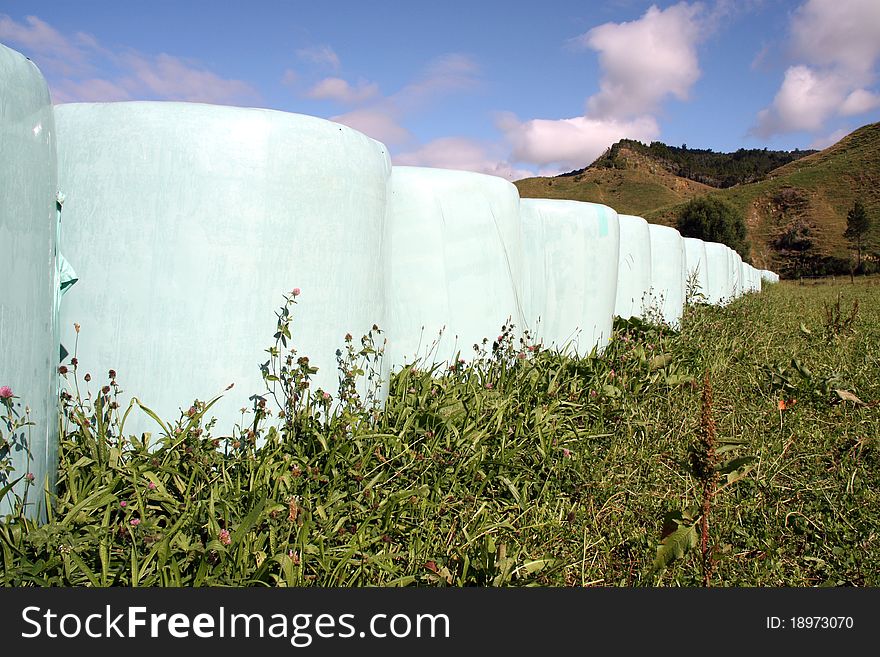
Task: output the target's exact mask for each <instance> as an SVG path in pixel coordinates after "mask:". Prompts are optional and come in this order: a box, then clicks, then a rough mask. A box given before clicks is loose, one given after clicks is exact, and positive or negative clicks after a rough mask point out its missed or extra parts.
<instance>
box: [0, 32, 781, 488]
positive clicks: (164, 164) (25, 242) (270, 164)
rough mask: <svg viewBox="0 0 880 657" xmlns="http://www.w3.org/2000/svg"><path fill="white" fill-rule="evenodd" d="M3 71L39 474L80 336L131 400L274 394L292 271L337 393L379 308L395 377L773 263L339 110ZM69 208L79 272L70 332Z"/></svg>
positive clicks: (597, 343) (167, 408)
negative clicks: (125, 96) (76, 89)
mask: <svg viewBox="0 0 880 657" xmlns="http://www.w3.org/2000/svg"><path fill="white" fill-rule="evenodd" d="M0 77H2V80H0V82H2V85H3V89H4V99H3V105H2V112H3V113H2V121H0V123H2V131H3V133H2V134H3V136H4V139H3V141H2V142H0V148H2V156H3V157H2V159H0V166H2V167H3V184H2V196H0V201H2V207H0V222H2V223H0V231H2V232H0V248H2V249H3V256H4V261H5V262H11V263H12V266H11V272H10V273H9V274H8V276H7V282H8V284H6V285H4V286H3V288H2V295H3V297H2V315H0V331H2V338H3V340H2V354H0V359H2V360H0V385H9V386H10V387H11V388H12V389H13V391H14V392H15V394H16V396H17V397H18V398H19V399H18V400H16V401H19V400H20V401H21V402H27V403H28V404H29V405H30V409H31V418H32V419H33V420H34V423H35V427H33V430H32V432H31V438H30V445H31V448H30V451H31V457H30V460H28V461H24V460H23V459H24V458H25V453H24V452H20V453H18V452H17V453H16V454H15V455H14V459H15V464H16V467H17V469H18V470H19V472H21V471H22V469H27V470H28V471H31V472H33V473H34V474H35V477H36V479H37V480H38V481H43V480H44V478H45V477H46V476H47V475H48V474H50V473H51V471H52V468H51V467H50V465H51V464H53V463H54V454H53V450H54V446H55V445H57V427H56V426H55V425H56V423H55V421H54V409H55V404H56V399H57V385H58V381H57V375H56V368H57V366H58V364H59V363H58V352H59V342H60V344H62V345H64V346H65V347H66V348H67V349H68V350H69V351H71V352H74V353H71V354H70V355H69V356H68V357H67V360H66V361H65V362H66V363H69V362H70V358H71V357H73V356H75V357H76V358H77V360H78V363H79V366H78V367H79V369H78V374H79V375H80V376H83V375H84V374H85V373H86V372H88V373H90V374H91V377H92V380H93V385H95V384H97V385H98V386H100V385H104V384H105V383H106V379H107V377H108V374H107V373H108V372H109V370H111V369H112V370H114V371H115V372H116V373H117V380H118V381H119V382H120V383H121V384H122V386H123V388H124V391H125V393H126V394H124V395H123V398H122V400H121V401H122V403H123V404H124V403H126V402H127V400H128V397H130V396H131V394H136V395H138V397H139V398H140V399H141V400H142V401H143V402H144V403H145V404H147V405H148V406H150V407H151V408H152V409H153V410H155V411H156V413H158V415H159V416H161V417H164V418H174V417H176V416H177V415H178V413H179V411H180V407H181V405H183V406H184V407H188V406H189V403H190V401H192V400H193V399H195V398H199V399H202V400H204V399H208V398H211V397H213V396H214V395H215V394H218V393H220V392H222V391H224V390H225V389H226V387H227V386H228V384H230V383H234V384H235V387H234V388H233V389H232V390H230V391H228V392H226V393H225V394H224V397H223V399H221V400H220V402H218V404H217V405H216V406H215V407H214V408H212V415H216V417H217V418H218V420H219V422H218V429H220V431H221V432H229V431H231V430H232V428H233V426H234V424H235V423H236V422H237V421H240V419H241V415H240V410H239V409H241V408H242V407H250V406H252V401H250V400H249V398H250V397H251V395H253V394H254V393H261V392H263V391H264V383H263V379H262V375H261V374H260V370H259V364H260V363H262V362H264V361H265V360H266V359H267V355H266V353H265V351H264V350H265V348H266V347H268V346H269V345H270V344H271V343H272V342H273V339H272V336H273V334H274V333H275V330H276V321H277V320H276V317H275V315H274V313H273V311H274V310H275V309H277V308H278V307H279V305H280V304H281V303H282V301H283V299H282V295H283V294H285V293H289V292H290V291H292V290H293V289H294V288H299V290H300V292H299V294H298V296H297V297H296V298H297V304H298V305H297V308H296V312H295V316H294V320H293V326H292V330H293V340H292V344H293V346H294V347H295V348H296V349H297V351H298V354H299V355H307V356H309V358H310V359H311V364H312V365H313V366H316V367H318V368H319V371H318V373H317V374H316V375H315V376H314V378H313V380H312V384H311V385H312V389H317V388H321V389H323V390H325V391H328V392H330V393H331V394H334V395H335V393H336V388H337V384H338V379H337V368H336V358H337V355H336V354H337V349H339V348H340V347H342V346H343V340H344V336H345V335H346V334H347V333H351V334H353V335H354V336H355V339H357V337H359V336H361V335H363V334H365V333H366V332H367V331H369V330H370V328H371V327H372V326H373V325H374V324H375V325H379V326H380V327H381V329H382V330H383V332H384V335H383V337H384V338H385V339H387V346H386V356H385V359H384V363H383V366H382V367H383V371H382V374H383V378H384V380H386V381H387V379H388V376H389V373H390V371H391V370H392V369H395V368H399V367H400V366H401V365H402V364H404V363H405V362H412V361H413V359H414V358H416V357H419V358H421V359H423V360H424V361H426V362H427V361H433V362H444V361H448V360H450V359H452V358H463V359H465V360H467V359H470V358H472V357H473V355H474V353H475V352H474V349H473V346H474V345H481V344H483V340H484V338H488V341H489V343H490V344H491V342H492V341H493V339H494V338H495V336H496V335H497V334H498V333H499V332H501V330H502V328H501V327H502V325H505V324H506V326H507V328H508V330H509V331H510V332H511V333H512V334H515V335H517V336H518V335H521V334H522V332H523V331H524V330H528V331H529V332H530V333H531V335H532V337H533V338H534V339H536V340H539V341H541V342H543V344H544V345H546V346H552V347H556V348H560V349H569V350H572V351H573V352H575V353H578V354H585V353H589V352H590V351H591V350H592V349H593V348H598V349H599V350H601V348H602V347H604V345H605V344H606V343H607V341H608V340H609V338H610V334H611V324H612V319H613V316H614V315H615V314H617V315H620V316H623V317H630V316H633V315H645V314H646V313H652V312H653V313H656V314H655V315H654V317H656V318H659V317H661V316H662V318H663V319H664V320H665V321H666V322H668V323H669V324H672V325H675V324H677V323H678V321H679V319H680V317H681V313H682V308H683V305H684V303H685V294H686V288H687V281H688V280H689V279H691V280H692V282H696V284H697V285H698V291H699V292H700V293H702V294H703V295H704V297H705V298H706V300H708V301H709V302H710V303H718V304H720V303H725V302H727V301H728V300H729V299H732V298H734V297H736V296H737V295H738V294H741V293H743V292H747V291H753V290H759V289H760V286H761V280H762V276H763V279H764V280H768V277H769V276H773V275H772V274H770V273H769V272H764V273H761V272H757V271H756V270H754V268H752V267H751V266H750V265H748V264H746V263H743V262H742V259H741V258H740V257H739V256H738V255H737V254H735V253H734V252H733V251H731V250H730V249H728V248H727V247H726V246H724V245H721V244H704V243H703V242H702V241H700V240H692V239H683V238H682V237H681V236H680V235H679V233H678V232H677V231H676V230H674V229H672V228H669V227H665V226H658V225H650V224H648V223H646V222H645V220H644V219H641V218H639V217H631V216H627V215H618V214H617V213H616V212H615V211H614V210H613V209H611V208H609V207H606V206H603V205H598V204H592V203H581V202H576V201H556V200H539V199H520V198H519V195H518V193H517V190H516V187H515V186H514V185H512V184H511V183H509V182H507V181H505V180H503V179H501V178H498V177H493V176H487V175H482V174H477V173H470V172H464V171H450V170H443V169H429V168H420V167H392V166H391V162H390V159H389V155H388V151H387V149H386V148H385V146H384V145H383V144H381V143H379V142H377V141H375V140H373V139H370V138H369V137H366V136H365V135H363V134H361V133H359V132H357V131H355V130H353V129H351V128H348V127H346V126H342V125H339V124H336V123H333V122H330V121H325V120H322V119H318V118H314V117H309V116H303V115H297V114H289V113H284V112H278V111H270V110H262V109H243V108H232V107H218V106H211V105H203V104H191V103H157V102H127V103H88V104H67V105H59V106H56V107H55V108H54V111H53V108H52V107H51V105H50V103H49V95H48V90H47V89H46V84H45V81H44V80H43V79H42V77H41V76H40V74H39V72H38V71H37V69H36V67H34V66H33V64H31V62H30V61H28V60H26V59H25V58H24V57H22V56H20V55H18V53H14V52H13V51H11V50H8V49H6V48H3V47H2V46H0ZM56 126H57V135H56ZM56 147H57V156H56ZM56 192H61V193H62V194H63V196H59V198H63V199H64V202H63V206H62V205H60V204H57V205H56ZM59 222H63V226H64V235H63V250H64V254H65V256H66V258H67V260H68V261H70V262H71V263H72V265H73V266H74V267H75V268H76V271H77V275H78V279H79V280H78V281H77V284H76V285H75V286H74V287H73V288H71V290H70V293H69V294H67V295H66V296H65V299H64V303H63V304H61V310H60V330H59V328H58V326H59V323H58V317H59V310H58V294H59V293H58V290H59V281H60V279H61V276H62V274H61V273H59V272H60V263H61V258H60V255H59V254H57V253H56V250H57V248H58V244H59V239H60V238H59V229H58V226H59ZM75 324H76V325H77V326H78V327H80V328H79V330H78V332H77V331H76V330H75V328H74V326H75ZM68 376H70V374H68ZM128 422H129V423H128V424H127V425H126V433H128V432H129V431H131V432H136V433H139V432H141V431H152V432H154V433H155V432H158V427H157V426H156V425H155V424H154V423H153V421H152V420H150V419H149V418H148V417H146V416H145V415H143V414H139V413H134V414H132V416H130V418H129V421H128Z"/></svg>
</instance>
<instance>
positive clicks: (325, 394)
mask: <svg viewBox="0 0 880 657" xmlns="http://www.w3.org/2000/svg"><path fill="white" fill-rule="evenodd" d="M324 401H330V393H329V392H325V393H324Z"/></svg>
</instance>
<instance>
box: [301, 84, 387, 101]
mask: <svg viewBox="0 0 880 657" xmlns="http://www.w3.org/2000/svg"><path fill="white" fill-rule="evenodd" d="M306 95H307V96H308V97H309V98H314V99H316V100H335V101H337V102H340V103H345V104H346V105H354V104H358V103H362V102H364V101H366V100H369V99H371V98H375V97H376V96H378V95H379V85H378V84H376V83H375V82H367V81H366V80H359V81H358V83H357V84H356V85H355V86H352V85H350V84H349V83H348V82H347V81H346V80H343V79H342V78H324V79H323V80H321V81H319V82H318V83H317V84H315V85H314V86H313V87H312V88H311V89H309V90H308V91H307V92H306Z"/></svg>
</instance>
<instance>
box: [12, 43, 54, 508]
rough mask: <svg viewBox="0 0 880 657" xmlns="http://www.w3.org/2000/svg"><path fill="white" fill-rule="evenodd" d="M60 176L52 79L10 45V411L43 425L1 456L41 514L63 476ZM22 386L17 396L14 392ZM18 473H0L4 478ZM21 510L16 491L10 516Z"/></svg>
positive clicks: (26, 430) (19, 435)
mask: <svg viewBox="0 0 880 657" xmlns="http://www.w3.org/2000/svg"><path fill="white" fill-rule="evenodd" d="M56 191H57V177H56V166H55V124H54V119H53V116H52V105H51V101H50V99H49V90H48V88H47V87H46V81H45V80H44V79H43V76H42V75H41V74H40V71H39V70H38V69H37V67H36V66H34V64H33V63H32V62H30V61H29V60H28V59H26V58H25V57H24V56H23V55H21V54H19V53H17V52H15V51H14V50H10V49H9V48H6V47H5V46H3V45H0V263H2V267H3V280H2V284H0V389H3V393H2V396H3V397H4V400H2V401H0V404H2V405H0V415H2V416H7V415H8V414H9V413H10V410H9V409H8V408H7V406H6V405H7V404H9V405H11V406H12V413H13V414H17V415H18V417H19V418H20V419H21V420H24V418H25V415H26V413H25V408H26V407H29V408H30V414H29V418H28V419H29V420H30V421H31V422H33V426H30V427H22V428H20V429H19V430H17V431H15V432H14V433H10V432H9V431H7V430H6V429H4V432H3V433H4V438H6V440H7V443H6V444H5V445H4V444H2V443H0V459H3V458H6V456H7V455H9V456H11V458H12V466H13V468H14V471H13V472H11V473H10V474H9V478H10V481H11V480H14V479H17V478H19V477H23V476H25V475H27V474H28V473H31V474H32V475H33V484H31V485H30V486H28V485H27V481H26V480H25V479H22V480H21V481H20V482H19V483H18V484H17V485H16V486H15V488H14V493H15V494H16V495H18V496H24V494H25V492H27V500H26V502H27V505H28V506H27V507H26V513H27V515H29V516H30V517H36V516H38V515H39V514H41V512H42V509H43V508H44V506H43V497H44V495H43V487H44V485H45V482H46V481H47V479H48V481H49V483H50V485H53V483H54V479H55V465H56V459H57V447H58V415H57V408H58V407H57V399H58V397H57V392H58V390H57V371H56V368H57V367H58V335H57V327H56V324H55V303H56V293H57V287H56V285H57V280H56V212H55V194H56ZM9 394H12V395H13V397H9V396H8V395H9ZM7 483H9V482H8V481H7V480H5V479H3V478H0V488H3V486H4V485H6V484H7ZM11 510H12V493H10V494H7V495H6V497H5V501H4V502H0V516H2V515H3V514H5V513H7V512H9V511H11Z"/></svg>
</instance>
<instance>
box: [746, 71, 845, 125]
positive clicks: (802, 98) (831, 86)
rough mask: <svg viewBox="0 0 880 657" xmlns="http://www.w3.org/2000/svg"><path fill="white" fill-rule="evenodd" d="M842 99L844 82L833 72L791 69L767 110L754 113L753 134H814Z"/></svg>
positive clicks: (831, 114)
mask: <svg viewBox="0 0 880 657" xmlns="http://www.w3.org/2000/svg"><path fill="white" fill-rule="evenodd" d="M845 97H846V82H845V80H843V79H841V78H840V77H839V76H837V75H835V74H833V73H827V74H823V73H819V72H817V71H814V70H813V69H811V68H810V67H808V66H792V67H790V68H789V69H788V70H787V71H786V72H785V79H784V80H783V82H782V86H781V87H780V89H779V91H778V92H777V94H776V97H775V98H774V99H773V103H772V104H771V105H770V107H769V108H767V109H764V110H761V111H760V112H759V113H758V121H757V125H756V126H755V128H754V130H753V132H754V133H755V134H757V135H759V136H761V137H765V138H766V137H769V136H771V135H773V134H776V133H780V132H797V131H806V132H818V131H820V130H821V129H822V127H823V126H824V125H825V122H826V121H827V120H828V118H829V117H831V116H833V115H834V113H835V111H836V110H837V108H838V107H839V106H840V104H841V103H842V102H843V99H844V98H845Z"/></svg>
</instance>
